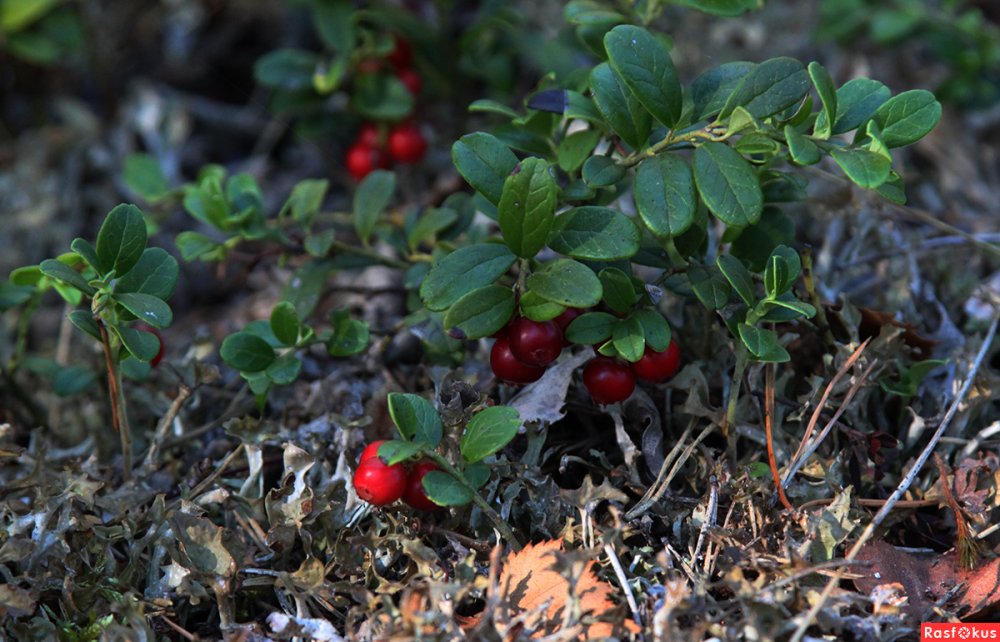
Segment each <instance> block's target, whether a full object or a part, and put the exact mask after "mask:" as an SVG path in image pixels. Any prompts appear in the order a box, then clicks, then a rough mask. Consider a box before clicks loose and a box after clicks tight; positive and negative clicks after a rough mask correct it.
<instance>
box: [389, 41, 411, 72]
mask: <svg viewBox="0 0 1000 642" xmlns="http://www.w3.org/2000/svg"><path fill="white" fill-rule="evenodd" d="M393 41H394V47H393V50H392V53H390V54H389V55H388V56H386V60H388V61H389V64H391V65H392V66H394V67H396V68H397V69H400V68H403V67H409V66H410V65H411V64H413V47H411V46H410V41H409V40H407V39H406V38H404V37H402V36H400V35H396V36H393Z"/></svg>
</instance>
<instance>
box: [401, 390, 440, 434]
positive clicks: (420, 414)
mask: <svg viewBox="0 0 1000 642" xmlns="http://www.w3.org/2000/svg"><path fill="white" fill-rule="evenodd" d="M389 416H391V417H392V422H393V423H394V424H396V428H398V429H399V434H401V435H402V436H403V437H404V438H405V439H407V440H409V441H416V442H422V443H425V444H427V445H428V446H430V447H431V448H436V447H437V445H438V444H439V443H441V435H442V434H443V433H444V427H443V426H442V425H441V417H439V416H438V413H437V410H435V409H434V406H433V405H432V404H431V402H429V401H427V400H426V399H424V398H423V397H421V396H420V395H415V394H411V393H404V392H390V393H389Z"/></svg>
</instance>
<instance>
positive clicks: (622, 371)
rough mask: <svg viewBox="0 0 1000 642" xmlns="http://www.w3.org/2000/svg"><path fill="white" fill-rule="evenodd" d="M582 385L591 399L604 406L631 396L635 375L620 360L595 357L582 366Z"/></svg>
mask: <svg viewBox="0 0 1000 642" xmlns="http://www.w3.org/2000/svg"><path fill="white" fill-rule="evenodd" d="M583 385H584V386H586V388H587V392H589V393H590V398H591V399H593V400H594V401H595V402H596V403H598V404H600V405H602V406H606V405H608V404H609V403H618V402H619V401H625V400H626V399H628V398H629V396H631V394H632V391H633V390H635V376H634V375H633V374H632V370H631V369H630V368H629V367H628V366H627V365H625V364H623V363H621V362H618V361H615V360H614V359H609V358H608V357H595V358H593V359H591V360H590V361H588V362H587V365H586V366H584V368H583Z"/></svg>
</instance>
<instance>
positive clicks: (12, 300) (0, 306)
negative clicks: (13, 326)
mask: <svg viewBox="0 0 1000 642" xmlns="http://www.w3.org/2000/svg"><path fill="white" fill-rule="evenodd" d="M34 293H35V286H33V285H17V284H15V283H11V282H10V281H0V311H7V310H10V309H11V308H16V307H17V306H19V305H21V304H22V303H24V302H25V301H27V300H28V299H30V298H31V296H32V295H33V294H34Z"/></svg>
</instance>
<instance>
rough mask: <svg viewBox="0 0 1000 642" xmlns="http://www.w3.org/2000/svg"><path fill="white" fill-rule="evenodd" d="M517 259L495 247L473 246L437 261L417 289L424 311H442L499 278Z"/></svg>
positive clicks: (505, 250)
mask: <svg viewBox="0 0 1000 642" xmlns="http://www.w3.org/2000/svg"><path fill="white" fill-rule="evenodd" d="M516 260H517V257H516V256H515V255H514V254H513V253H512V252H511V251H510V250H509V249H508V248H507V246H506V245H501V244H499V243H477V244H475V245H469V246H466V247H463V248H461V249H458V250H455V251H454V252H452V253H451V254H449V255H447V256H445V257H444V258H443V259H441V260H440V261H438V263H437V265H435V266H434V268H433V269H432V270H431V271H430V273H428V275H427V277H426V278H424V281H423V283H421V285H420V298H421V299H423V301H424V305H426V306H427V309H428V310H435V311H437V310H446V309H448V308H449V307H451V306H452V305H453V304H454V303H455V302H456V301H458V300H459V299H460V298H462V297H463V296H465V295H466V294H468V293H469V292H471V291H473V290H475V289H477V288H481V287H483V286H485V285H489V284H490V283H493V282H494V281H496V280H497V279H498V278H500V277H501V276H502V275H503V274H504V273H505V272H506V271H507V270H508V269H510V266H511V265H513V264H514V261H516Z"/></svg>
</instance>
